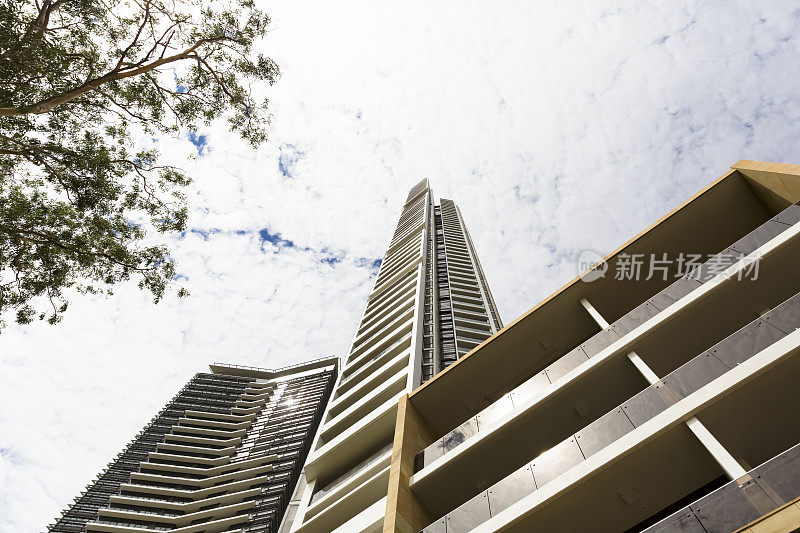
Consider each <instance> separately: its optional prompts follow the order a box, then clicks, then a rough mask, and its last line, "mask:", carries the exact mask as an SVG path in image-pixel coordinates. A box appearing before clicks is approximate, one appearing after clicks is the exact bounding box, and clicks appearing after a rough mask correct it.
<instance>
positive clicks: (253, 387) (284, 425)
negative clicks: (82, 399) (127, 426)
mask: <svg viewBox="0 0 800 533" xmlns="http://www.w3.org/2000/svg"><path fill="white" fill-rule="evenodd" d="M337 373H338V360H337V359H336V358H327V359H320V360H317V361H312V362H310V363H305V364H302V365H297V366H294V367H289V368H284V369H279V370H267V369H259V368H251V367H240V366H232V365H212V366H211V372H210V373H200V374H196V375H195V376H194V377H193V378H192V379H191V380H190V381H189V383H188V384H187V385H186V386H185V387H184V388H183V389H182V390H181V391H180V392H179V393H178V394H177V395H176V396H175V397H174V398H173V399H172V401H170V402H169V404H167V406H166V407H164V409H162V410H161V411H160V412H159V413H158V414H157V415H156V417H155V418H153V420H152V421H151V422H150V423H149V424H148V425H147V426H146V427H145V428H144V429H143V430H142V431H141V432H140V433H139V434H138V435H137V436H136V437H135V438H134V439H133V441H131V443H130V444H129V445H128V446H127V447H126V448H125V450H123V451H122V452H121V453H120V454H119V455H118V456H117V457H116V459H115V460H114V461H112V462H111V463H110V464H109V465H108V468H107V469H106V470H104V471H103V472H101V473H100V474H99V475H98V477H97V478H96V480H95V481H93V482H92V483H91V484H89V486H88V487H87V488H86V490H85V491H84V492H82V493H81V495H79V496H78V497H77V498H75V502H74V503H73V504H72V505H71V506H70V507H69V508H68V509H66V510H65V511H64V513H63V515H62V516H61V517H60V518H59V519H58V520H57V521H56V522H55V523H54V524H51V525H50V527H49V530H50V531H52V532H64V533H71V532H80V531H104V532H123V531H134V530H135V531H180V532H182V533H183V532H185V533H191V532H197V533H199V532H201V531H202V532H205V533H213V532H218V531H230V530H237V531H249V532H254V533H255V532H257V533H272V532H276V531H278V528H279V527H280V524H281V521H282V519H283V517H284V514H285V513H286V510H287V506H288V505H289V502H290V498H291V495H292V493H293V491H294V490H295V486H296V485H297V482H298V477H299V475H300V471H301V469H302V467H303V463H304V462H305V459H306V456H307V454H308V451H309V448H310V446H311V443H312V440H313V438H314V435H315V433H316V431H317V427H318V426H319V423H320V420H321V418H322V414H323V412H324V410H325V406H326V404H327V402H328V398H329V397H330V394H331V391H332V390H333V385H334V383H335V381H336V377H337Z"/></svg>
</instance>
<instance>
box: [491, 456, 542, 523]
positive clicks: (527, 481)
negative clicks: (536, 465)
mask: <svg viewBox="0 0 800 533" xmlns="http://www.w3.org/2000/svg"><path fill="white" fill-rule="evenodd" d="M535 490H536V484H535V483H534V482H533V472H531V466H530V465H525V466H524V467H522V468H520V469H519V470H517V471H516V472H514V473H513V474H511V475H510V476H508V477H506V478H505V479H503V480H501V481H498V482H497V483H495V484H494V485H493V486H492V487H491V488H489V510H490V511H491V512H492V516H495V515H496V514H497V513H499V512H500V511H502V510H504V509H506V508H508V507H509V506H511V505H512V504H515V503H517V502H518V501H520V500H521V499H522V498H524V497H525V496H527V495H528V494H530V493H531V492H533V491H535Z"/></svg>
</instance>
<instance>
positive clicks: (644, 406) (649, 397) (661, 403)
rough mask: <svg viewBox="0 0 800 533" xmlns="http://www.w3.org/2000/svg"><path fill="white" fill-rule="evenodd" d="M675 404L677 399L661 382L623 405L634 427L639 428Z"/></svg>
mask: <svg viewBox="0 0 800 533" xmlns="http://www.w3.org/2000/svg"><path fill="white" fill-rule="evenodd" d="M674 403H675V399H674V398H673V397H672V396H671V395H670V393H669V392H667V390H666V389H665V388H664V384H663V383H661V382H659V383H656V384H655V385H650V386H649V387H647V388H646V389H644V390H643V391H642V392H640V393H639V394H637V395H636V396H634V397H633V398H631V399H630V400H628V401H627V402H625V403H624V404H622V410H623V411H624V412H625V414H626V415H628V418H629V419H630V421H631V422H632V423H633V425H634V426H636V427H639V426H641V425H642V424H644V423H645V422H647V421H648V420H650V419H651V418H653V417H654V416H656V415H657V414H658V413H660V412H661V411H663V410H664V409H666V408H667V407H669V406H670V405H672V404H674Z"/></svg>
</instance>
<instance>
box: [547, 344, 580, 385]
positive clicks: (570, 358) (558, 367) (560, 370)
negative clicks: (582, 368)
mask: <svg viewBox="0 0 800 533" xmlns="http://www.w3.org/2000/svg"><path fill="white" fill-rule="evenodd" d="M588 360H589V358H588V357H586V352H584V351H583V348H581V347H580V346H578V347H577V348H575V349H574V350H572V351H571V352H567V353H566V354H564V355H563V356H561V358H560V359H559V360H558V361H556V362H555V363H553V364H552V365H550V366H548V367H547V368H545V369H544V371H545V372H546V373H547V377H548V378H549V379H550V382H551V383H555V381H556V380H557V379H559V378H560V377H561V376H563V375H564V374H566V373H567V372H569V371H570V370H572V369H573V368H577V367H578V366H579V365H580V364H581V363H583V362H585V361H588Z"/></svg>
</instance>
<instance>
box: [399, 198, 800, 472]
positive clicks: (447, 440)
mask: <svg viewBox="0 0 800 533" xmlns="http://www.w3.org/2000/svg"><path fill="white" fill-rule="evenodd" d="M797 222H800V205H797V204H794V205H791V206H789V207H788V208H786V209H784V210H783V211H782V212H781V213H779V214H778V215H776V216H775V217H773V218H772V219H770V220H768V221H767V222H765V223H764V224H762V225H761V226H759V227H758V228H756V229H755V230H753V231H752V232H750V233H749V234H747V235H746V236H744V237H743V238H741V239H739V240H738V241H736V242H735V243H734V244H733V245H731V246H730V247H728V248H726V249H725V250H724V251H722V252H720V253H719V254H716V256H712V257H711V258H710V259H709V260H708V261H706V263H704V264H703V265H699V267H697V268H696V269H695V270H694V271H692V272H690V273H688V274H687V275H686V276H685V277H683V278H680V279H678V280H676V281H675V282H674V283H672V284H671V285H670V286H669V287H666V288H665V289H663V290H662V291H660V292H659V293H657V294H656V295H654V296H653V297H651V298H650V299H648V300H646V301H645V302H643V303H642V304H641V305H639V306H637V307H636V308H634V309H633V310H631V311H630V312H628V313H627V314H625V315H624V316H622V317H621V318H619V319H618V320H617V321H615V322H614V323H613V324H611V325H610V326H609V327H607V328H605V329H603V330H601V331H599V332H598V333H596V334H595V335H593V336H592V337H590V338H589V339H588V340H586V341H585V342H584V343H583V344H581V345H580V346H578V347H577V348H575V349H573V350H572V351H570V352H567V353H566V354H565V355H563V356H562V357H561V358H559V359H558V360H557V361H555V362H554V363H552V364H551V365H550V366H548V367H547V368H545V369H544V370H543V371H542V372H540V373H539V374H536V375H534V376H533V377H531V378H530V379H528V380H527V381H525V382H524V383H522V384H521V385H519V386H517V387H516V388H515V389H514V390H513V391H511V392H510V393H509V394H506V395H505V396H503V397H502V398H500V399H499V400H497V401H496V402H495V403H493V404H492V405H490V406H489V407H487V408H486V409H484V410H483V411H481V412H480V413H479V414H478V415H477V416H474V417H472V418H470V419H469V420H467V421H466V422H464V423H463V424H461V425H460V426H458V427H457V428H455V429H453V430H452V431H450V432H449V433H447V434H446V435H445V436H444V437H442V438H440V439H437V440H436V441H435V442H434V443H432V444H431V445H430V446H428V447H427V448H425V450H423V451H422V452H420V453H419V454H418V455H417V457H416V460H415V471H419V470H421V469H422V468H424V467H425V466H427V465H429V464H431V463H432V462H433V461H435V460H436V459H438V458H439V457H441V456H442V455H443V454H445V453H447V452H448V451H450V450H452V449H454V448H455V447H457V446H458V445H460V444H461V443H462V442H464V441H465V440H467V439H468V438H470V437H471V436H472V435H474V434H476V433H478V432H481V431H485V430H486V429H487V428H489V427H490V426H492V425H496V424H498V423H500V422H502V421H503V420H506V419H507V418H508V415H509V414H510V413H512V412H513V411H514V410H516V409H519V408H520V407H521V406H522V405H523V404H524V403H525V401H526V400H528V399H530V398H532V397H534V396H536V395H538V394H541V393H542V392H543V391H545V390H546V389H547V388H549V387H550V385H552V384H553V383H555V382H556V381H557V380H558V379H560V378H561V377H563V376H564V375H566V374H567V373H568V372H570V371H571V370H573V369H575V368H577V367H578V366H580V365H581V364H582V363H584V362H585V361H587V360H589V359H591V358H592V357H593V356H595V355H597V354H598V353H600V352H601V351H603V350H604V349H605V348H607V347H609V346H611V345H612V344H613V343H614V342H615V341H617V340H619V339H620V338H621V337H623V336H625V335H626V334H628V333H630V332H631V331H633V330H634V329H636V328H637V327H639V326H641V325H642V324H644V323H645V322H647V321H648V320H649V319H650V318H652V317H654V316H655V315H657V314H658V313H660V312H661V311H664V310H665V309H667V308H668V307H669V306H670V305H672V304H674V303H675V302H677V301H678V300H680V299H681V298H683V297H684V296H686V295H687V294H689V293H690V292H692V291H693V290H695V289H696V288H697V287H699V286H701V285H702V284H703V283H705V282H706V281H708V280H709V279H711V278H712V277H713V274H715V273H718V272H721V271H722V270H723V269H724V267H727V266H730V265H731V264H733V263H735V262H736V261H738V260H739V259H740V258H741V257H743V256H744V255H747V254H750V253H752V252H753V251H755V250H757V249H758V248H759V247H760V246H762V245H764V244H765V243H766V242H768V241H769V240H771V239H772V238H774V237H776V236H777V235H779V234H780V233H783V232H784V231H786V230H787V229H789V228H790V227H791V226H792V225H793V224H795V223H797ZM798 312H800V311H798ZM782 316H783V315H782ZM794 318H797V317H793V318H792V317H788V318H786V320H789V321H790V322H791V321H792V320H794ZM775 320H777V319H776V318H774V317H773V318H772V319H768V320H767V322H769V323H772V324H773V325H775V326H778V324H777V323H774V321H775ZM778 329H781V328H780V326H778ZM774 334H775V332H774V330H773V329H771V328H768V327H764V328H760V329H759V328H757V331H752V332H746V333H742V335H745V336H746V337H747V338H750V336H753V338H752V339H751V340H749V341H748V340H745V339H741V340H736V339H732V340H731V341H730V342H731V343H733V344H738V343H740V342H741V343H744V344H745V346H742V347H741V348H740V350H744V352H747V351H748V349H749V348H748V347H747V346H746V344H747V343H748V342H752V343H755V344H754V346H755V345H756V344H757V343H759V342H762V343H763V342H770V339H772V338H773V337H774ZM726 353H727V352H726ZM753 353H754V352H753ZM709 355H713V354H709ZM726 357H728V361H727V364H721V363H724V361H718V360H717V359H711V358H709V357H708V356H707V357H705V360H698V361H694V362H693V363H692V364H693V365H695V366H694V368H691V369H690V368H686V369H685V370H684V372H683V374H681V375H675V376H673V379H672V381H671V382H670V386H671V387H672V389H673V392H675V393H677V394H679V395H680V394H681V393H680V390H682V388H685V387H688V389H691V388H692V386H693V385H692V383H691V381H692V380H693V379H705V377H702V376H706V377H711V376H714V374H715V373H716V374H717V375H719V374H720V373H722V372H725V371H726V370H727V369H728V368H730V366H731V364H732V363H734V361H735V359H736V356H735V355H734V354H728V355H726ZM687 364H688V363H687ZM734 366H735V365H734ZM695 371H696V372H698V373H699V375H698V376H696V377H695V376H694V375H693V372H695ZM714 377H716V376H714ZM711 379H713V377H711ZM711 379H708V381H710V380H711ZM687 380H688V382H687V383H686V384H685V385H684V382H685V381H687ZM708 381H706V383H707V382H708ZM688 389H687V390H688ZM691 390H694V389H691ZM680 397H683V396H680Z"/></svg>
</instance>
